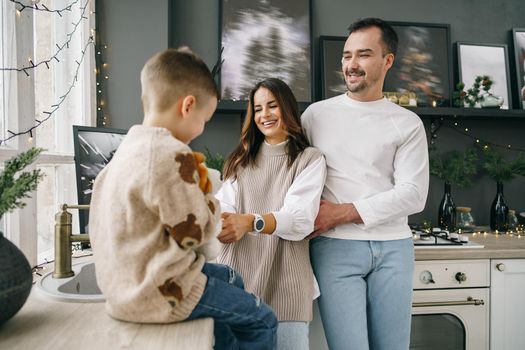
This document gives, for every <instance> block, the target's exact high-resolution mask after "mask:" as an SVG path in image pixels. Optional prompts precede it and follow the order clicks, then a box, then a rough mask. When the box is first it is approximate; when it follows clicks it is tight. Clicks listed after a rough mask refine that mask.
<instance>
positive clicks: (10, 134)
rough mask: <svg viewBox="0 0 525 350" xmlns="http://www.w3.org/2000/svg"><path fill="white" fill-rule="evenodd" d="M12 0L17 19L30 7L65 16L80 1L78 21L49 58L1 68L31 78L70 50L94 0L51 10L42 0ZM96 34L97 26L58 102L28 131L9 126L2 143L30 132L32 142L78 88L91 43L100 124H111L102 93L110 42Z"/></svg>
mask: <svg viewBox="0 0 525 350" xmlns="http://www.w3.org/2000/svg"><path fill="white" fill-rule="evenodd" d="M9 1H10V2H11V3H14V4H15V8H16V16H17V18H19V17H20V16H21V13H22V11H24V10H25V11H28V10H31V11H40V12H48V13H52V14H56V15H58V16H60V17H63V16H62V13H63V12H65V11H72V9H73V6H75V5H77V4H78V6H79V9H80V10H81V11H80V16H79V18H78V20H77V21H75V22H73V23H72V25H73V27H72V29H71V31H69V32H68V33H67V34H66V36H65V37H66V40H65V41H64V42H63V43H61V44H55V46H56V50H55V51H54V53H53V54H52V55H51V56H50V57H49V58H46V59H44V60H41V61H39V62H35V61H34V60H33V59H32V58H31V57H29V58H28V64H25V65H22V66H18V67H0V71H6V72H9V71H11V72H17V73H24V74H25V75H26V76H28V77H29V76H30V74H29V73H30V72H31V71H33V70H35V69H37V68H39V67H41V66H42V67H43V66H45V67H46V68H47V69H51V67H52V64H59V63H60V59H59V55H60V54H61V53H63V51H64V50H67V49H69V45H70V43H71V41H72V40H73V36H74V34H75V32H76V31H77V29H78V28H79V27H80V25H81V24H82V22H83V21H87V20H89V17H88V13H87V12H88V7H89V3H90V1H91V0H86V2H85V3H84V4H83V5H82V3H81V0H73V1H72V2H71V3H69V4H67V5H66V6H65V7H63V8H61V9H50V8H49V7H47V6H46V5H44V4H39V2H40V0H32V1H31V4H26V3H23V2H21V1H17V0H9ZM93 14H95V12H94V11H89V15H93ZM95 33H96V31H95V29H91V33H90V36H89V38H88V40H87V42H86V43H85V45H84V46H83V48H82V50H81V54H80V57H79V58H78V59H76V60H75V63H76V69H75V72H74V75H73V78H72V80H71V82H70V84H69V87H68V89H67V90H66V91H65V93H63V94H62V95H61V96H60V97H59V98H58V101H57V102H55V103H54V104H52V105H51V106H50V107H49V109H47V110H45V111H43V112H42V115H41V116H40V117H38V116H35V123H34V125H33V126H31V127H30V128H28V129H26V130H22V131H18V132H15V131H12V130H9V129H8V130H7V135H6V137H5V138H4V139H0V146H1V145H3V144H5V143H6V142H8V141H9V140H11V139H13V138H15V137H18V136H21V135H28V142H30V143H31V142H32V140H33V133H34V132H35V129H36V128H38V127H39V126H40V125H42V124H43V123H44V122H45V121H47V120H48V119H50V118H51V117H52V116H53V115H54V114H55V112H56V111H57V110H58V109H59V108H60V107H61V105H62V104H63V103H64V101H65V100H66V99H67V97H68V96H69V94H70V93H71V91H72V90H73V88H74V87H75V84H76V82H77V81H78V78H79V74H81V73H80V72H81V71H80V68H81V65H82V62H83V61H84V58H85V57H86V55H87V54H88V53H89V52H90V50H89V46H91V45H93V46H94V48H95V49H94V50H95V52H96V57H95V58H96V60H95V61H96V66H97V68H96V69H95V73H96V76H97V82H96V84H97V87H96V89H97V95H96V96H97V125H104V126H105V125H107V124H108V117H107V115H106V113H105V110H104V107H105V105H106V104H105V102H104V100H103V99H102V92H103V82H102V80H107V79H109V76H108V72H107V68H108V65H107V64H106V63H104V62H103V61H102V53H103V51H104V50H105V49H107V45H105V44H101V43H100V39H99V38H98V35H95Z"/></svg>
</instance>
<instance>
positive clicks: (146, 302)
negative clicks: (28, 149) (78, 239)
mask: <svg viewBox="0 0 525 350" xmlns="http://www.w3.org/2000/svg"><path fill="white" fill-rule="evenodd" d="M141 85H142V103H143V107H144V122H143V123H142V125H135V126H133V127H131V128H130V130H129V132H128V134H127V136H126V138H125V139H124V141H123V142H122V144H121V145H120V147H119V149H118V151H117V152H116V153H115V155H114V156H113V158H112V160H111V162H110V163H109V164H108V165H107V166H106V167H105V168H104V169H103V170H102V171H101V172H100V173H99V175H98V176H97V178H96V181H95V185H94V190H93V196H92V198H91V209H90V222H89V225H90V226H89V227H90V236H91V244H92V247H93V254H94V259H95V265H96V269H97V282H98V285H99V287H100V289H101V290H102V292H103V293H104V295H105V297H106V309H107V311H108V313H109V314H110V315H111V316H112V317H114V318H117V319H120V320H125V321H131V322H143V323H168V322H177V321H182V320H187V319H197V318H203V317H212V318H214V321H215V348H216V349H223V348H224V349H231V348H237V347H240V348H241V349H273V348H274V347H275V341H276V340H275V339H276V338H275V331H276V328H277V320H276V318H275V315H274V314H273V311H272V310H271V309H270V308H269V307H268V306H267V305H266V304H264V303H263V302H261V301H260V300H259V298H257V297H255V296H254V295H252V294H249V293H247V292H245V291H244V289H243V282H242V279H241V277H240V276H239V275H238V274H236V273H235V272H234V271H233V270H232V269H230V268H228V267H226V266H225V265H217V264H209V263H205V257H204V256H203V255H202V254H201V253H200V252H199V248H202V246H203V244H204V243H206V242H207V241H209V240H211V239H215V234H216V231H217V230H216V228H217V224H218V222H219V221H218V220H219V218H220V205H219V204H218V202H217V200H216V199H215V198H214V197H213V195H212V194H211V193H209V192H210V188H209V186H206V185H205V184H206V182H207V181H204V185H203V182H202V181H200V180H202V179H199V175H198V173H199V172H198V168H199V166H200V164H199V162H202V160H203V159H202V158H201V157H196V156H195V155H194V154H193V153H192V152H191V149H190V148H189V147H188V146H187V144H188V143H189V142H190V141H191V140H192V139H194V138H195V137H197V136H199V135H200V134H201V133H202V132H203V129H204V124H205V123H206V122H207V121H209V120H210V118H211V117H212V114H213V112H214V111H215V108H216V106H217V88H216V86H215V83H214V81H213V78H212V76H211V73H210V71H209V70H208V68H207V67H206V65H205V64H204V63H203V61H202V60H201V59H200V58H198V57H197V56H196V55H194V54H193V53H192V52H191V51H190V50H189V49H188V48H180V49H168V50H165V51H163V52H161V53H159V54H157V55H155V56H153V57H152V58H151V59H149V60H148V61H147V62H146V65H145V66H144V68H143V69H142V72H141ZM196 158H197V159H196ZM201 170H202V167H201ZM201 174H202V175H203V176H206V175H205V174H203V173H201ZM199 184H200V186H199Z"/></svg>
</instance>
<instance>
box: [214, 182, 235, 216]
mask: <svg viewBox="0 0 525 350" xmlns="http://www.w3.org/2000/svg"><path fill="white" fill-rule="evenodd" d="M215 197H216V198H217V199H218V200H219V201H220V202H221V212H222V213H224V212H228V213H237V205H236V203H235V198H236V197H237V181H235V180H232V179H228V180H225V181H224V182H223V183H222V186H221V188H220V189H219V191H218V192H217V194H216V195H215Z"/></svg>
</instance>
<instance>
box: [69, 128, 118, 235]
mask: <svg viewBox="0 0 525 350" xmlns="http://www.w3.org/2000/svg"><path fill="white" fill-rule="evenodd" d="M126 132H127V131H126V130H120V129H111V128H96V127H88V126H78V125H74V126H73V143H74V147H75V170H76V175H77V195H78V204H89V203H90V202H91V193H92V192H93V183H94V182H95V178H96V177H97V175H98V173H100V171H101V170H102V169H104V167H105V166H106V164H108V163H109V161H110V160H111V158H112V157H113V154H115V152H116V151H117V148H118V146H119V145H120V143H121V142H122V140H124V137H125V136H126ZM79 222H80V233H88V232H89V227H88V223H89V212H88V211H87V210H80V211H79Z"/></svg>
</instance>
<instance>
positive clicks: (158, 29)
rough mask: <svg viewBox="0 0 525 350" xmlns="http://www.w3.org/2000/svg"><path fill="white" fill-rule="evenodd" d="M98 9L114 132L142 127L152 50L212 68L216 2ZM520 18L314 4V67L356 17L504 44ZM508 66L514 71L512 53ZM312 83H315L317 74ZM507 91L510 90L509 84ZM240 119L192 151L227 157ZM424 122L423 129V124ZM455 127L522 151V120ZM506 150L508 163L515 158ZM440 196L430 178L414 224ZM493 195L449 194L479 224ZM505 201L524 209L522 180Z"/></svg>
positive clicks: (398, 6)
mask: <svg viewBox="0 0 525 350" xmlns="http://www.w3.org/2000/svg"><path fill="white" fill-rule="evenodd" d="M98 11H104V16H105V19H106V22H107V26H106V29H105V31H104V35H106V36H107V38H108V43H109V44H110V47H111V50H110V52H109V57H108V63H110V67H111V70H110V73H111V79H110V81H111V83H110V85H109V89H108V101H109V112H110V117H111V126H113V127H117V128H129V126H131V125H132V124H135V123H139V122H140V121H141V118H142V116H141V108H140V88H139V83H138V74H139V72H140V69H141V67H142V65H143V63H144V62H145V60H146V59H147V58H148V57H149V56H151V55H152V54H153V53H154V52H156V51H158V50H161V49H164V48H166V47H168V46H173V47H177V46H180V45H188V46H190V47H191V48H192V49H193V50H194V51H195V52H196V53H197V54H199V55H201V57H203V59H204V60H205V61H206V63H207V64H208V65H209V66H210V67H211V66H213V64H214V63H215V61H216V60H217V56H218V38H219V31H218V26H219V0H215V1H212V0H193V1H184V0H171V1H166V0H162V1H161V0H153V1H148V2H141V1H137V0H133V1H126V2H123V1H106V2H103V5H102V8H101V9H98ZM169 13H171V18H172V21H171V22H170V23H168V15H169ZM524 13H525V1H522V0H512V1H493V0H459V1H458V0H442V1H418V0H406V1H397V2H392V1H390V0H371V1H369V2H361V1H359V2H358V1H348V0H332V1H322V0H312V27H313V49H314V63H313V67H314V69H315V70H316V71H317V72H318V67H317V62H318V61H319V55H318V38H319V36H320V35H345V34H346V28H347V27H348V25H349V24H350V23H352V22H353V21H354V20H356V19H357V18H361V17H370V16H373V17H381V18H383V19H386V20H391V21H409V22H426V23H447V24H450V27H451V41H452V43H455V42H456V41H467V42H479V43H506V44H509V30H510V29H511V28H513V27H521V28H523V27H525V16H523V14H524ZM168 32H169V33H170V34H169V40H168ZM509 49H510V47H509ZM290 59H293V57H292V58H290ZM454 64H455V63H454ZM510 64H511V66H513V65H514V61H513V56H512V55H511V56H510ZM316 81H319V76H318V73H317V75H316ZM512 88H513V90H515V86H514V85H513V87H512ZM240 120H241V118H240V115H239V113H237V114H227V113H217V114H216V115H215V116H214V118H213V119H212V121H211V122H210V123H209V124H208V126H207V128H206V131H205V132H204V134H203V135H202V136H201V137H199V138H198V139H196V140H195V141H194V142H192V147H193V148H195V149H197V150H203V149H204V148H205V147H207V148H209V149H210V150H211V151H212V152H220V153H223V154H227V153H228V152H230V151H231V150H232V148H233V147H234V145H235V144H236V142H237V140H238V135H239V128H240ZM426 124H427V126H428V122H427V123H426ZM459 125H460V126H461V127H468V128H469V130H470V132H471V134H472V135H475V136H478V137H481V138H484V139H486V140H487V141H491V142H495V143H499V144H507V143H510V144H512V145H513V146H514V147H521V148H525V141H524V140H523V139H524V138H523V134H524V130H525V120H523V121H509V120H492V121H486V120H469V121H462V120H460V121H459ZM436 142H437V145H438V147H439V149H440V150H443V151H446V150H450V149H464V148H465V147H467V146H469V145H470V143H471V140H470V139H468V138H465V137H464V136H462V135H460V134H458V133H456V132H454V131H452V130H450V129H447V128H442V129H441V130H440V132H439V136H438V139H437V140H436ZM503 152H505V154H506V155H508V156H510V157H513V156H515V155H516V153H514V152H506V151H503ZM442 194H443V189H442V182H441V181H439V180H437V179H435V178H432V179H431V185H430V192H429V198H428V200H427V206H426V208H425V210H424V211H423V213H421V214H417V215H414V216H413V217H411V221H414V222H417V221H421V220H423V219H429V220H432V221H433V222H435V221H436V216H437V207H438V205H439V202H440V200H441V197H442ZM494 195H495V184H494V183H493V182H492V181H491V180H490V179H488V178H487V177H486V176H478V177H477V178H476V184H475V185H474V186H473V187H472V188H470V189H460V188H453V196H454V199H455V202H456V204H457V205H463V206H471V207H472V208H473V213H474V216H475V217H476V218H477V221H478V223H480V224H486V223H488V208H489V206H490V203H491V201H492V199H493V197H494ZM505 196H506V199H507V202H508V203H509V204H510V205H511V207H514V208H516V209H518V210H525V179H524V178H517V179H515V180H513V181H512V182H510V183H508V184H506V185H505Z"/></svg>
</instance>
